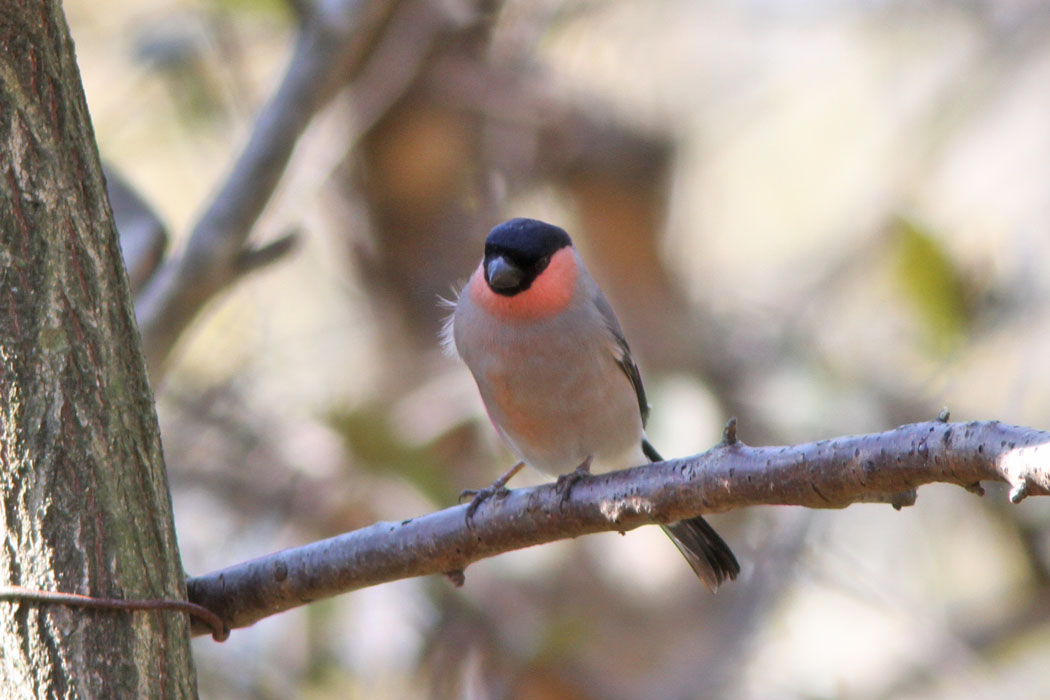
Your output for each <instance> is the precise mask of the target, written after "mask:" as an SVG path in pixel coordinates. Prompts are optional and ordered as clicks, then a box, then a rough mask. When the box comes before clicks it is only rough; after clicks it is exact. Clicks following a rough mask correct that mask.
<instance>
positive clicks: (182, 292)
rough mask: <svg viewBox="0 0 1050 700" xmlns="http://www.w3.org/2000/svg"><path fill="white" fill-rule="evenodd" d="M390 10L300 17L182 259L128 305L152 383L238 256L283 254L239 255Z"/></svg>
mask: <svg viewBox="0 0 1050 700" xmlns="http://www.w3.org/2000/svg"><path fill="white" fill-rule="evenodd" d="M390 5H391V3H390V2H385V1H379V0H371V1H369V0H319V1H318V2H317V3H315V4H314V5H313V6H312V8H311V10H310V11H309V12H308V13H307V15H306V18H305V21H304V24H303V27H302V31H301V33H300V36H299V39H298V43H297V44H296V48H295V52H294V55H293V56H292V58H291V61H290V63H289V65H288V69H287V72H286V73H285V76H284V79H283V81H282V82H281V85H280V87H279V88H278V89H277V92H276V94H275V95H274V96H273V98H272V99H271V101H270V102H269V104H267V105H266V107H265V108H264V109H263V111H262V113H261V114H260V115H259V118H258V120H257V121H256V124H255V127H254V131H253V133H252V135H251V138H250V139H249V141H248V144H247V145H246V146H245V148H244V151H243V152H242V153H241V156H240V158H239V159H238V161H237V163H236V164H235V165H234V168H233V171H232V172H231V173H230V175H229V177H228V178H227V179H226V181H225V183H224V184H223V186H222V188H221V189H220V191H219V193H218V194H217V195H216V197H215V200H214V201H213V202H212V203H211V205H210V206H209V207H208V208H207V210H206V211H205V212H204V214H203V216H202V217H201V219H200V221H199V222H198V223H197V225H196V227H195V228H194V230H193V232H192V234H191V236H190V240H189V243H188V245H187V246H186V249H185V250H184V251H183V253H182V254H181V255H180V256H176V257H173V258H171V259H169V260H168V261H166V262H165V263H164V265H163V266H162V267H161V268H160V269H159V270H158V271H157V273H156V274H155V275H154V276H153V277H152V279H151V280H150V281H149V283H148V284H147V285H146V286H145V288H144V289H143V290H142V292H141V293H140V294H139V295H138V298H137V299H136V312H137V315H138V320H139V327H140V330H141V332H142V341H143V346H144V349H145V354H146V362H147V364H148V366H149V371H150V376H151V378H152V379H153V380H154V381H155V380H156V379H157V378H158V377H159V375H160V373H161V369H162V365H163V363H164V360H165V358H166V357H167V356H168V353H169V352H170V351H171V349H172V347H173V346H174V344H175V341H176V340H177V339H178V337H179V335H180V334H181V333H182V332H183V331H184V330H185V328H186V327H187V326H188V325H189V323H190V321H191V320H192V319H193V318H194V316H196V314H197V313H198V312H199V311H200V309H201V307H203V306H204V304H205V303H206V302H207V301H208V300H209V299H210V298H211V297H212V296H214V295H215V294H216V293H217V292H219V291H221V290H222V289H223V288H224V287H226V286H227V285H229V284H230V283H232V282H233V281H234V280H235V279H237V277H238V276H239V275H240V274H241V273H242V272H243V271H244V269H245V265H244V263H245V259H246V256H247V258H248V260H249V261H254V262H256V263H258V262H262V261H266V262H271V261H273V260H274V259H277V258H278V257H279V255H277V253H281V252H286V251H287V250H289V249H290V247H291V246H290V245H287V243H284V244H280V245H277V246H276V247H270V248H269V249H268V254H266V255H262V256H260V255H258V253H260V252H261V251H256V254H253V253H251V252H246V250H245V243H246V241H247V239H248V235H249V234H250V233H251V231H252V228H253V227H254V225H255V222H256V221H257V220H258V218H259V216H260V214H261V213H262V211H263V209H264V207H265V206H266V204H267V202H269V200H270V198H271V196H272V195H273V192H274V190H275V188H276V187H277V183H278V182H279V180H280V178H281V175H282V174H283V172H284V170H285V167H286V166H287V164H288V161H289V158H290V157H291V155H292V151H293V149H294V147H295V144H296V142H297V141H298V139H299V137H300V136H301V135H302V133H303V132H304V131H305V129H306V127H307V125H308V124H309V122H310V120H311V118H312V117H313V116H314V114H316V113H317V111H318V110H320V109H321V107H323V106H324V104H325V103H326V102H327V101H328V100H329V99H330V98H331V97H332V96H333V95H334V94H335V92H336V91H337V90H338V88H339V87H341V86H342V85H343V84H344V83H345V82H346V81H347V80H348V79H349V78H350V77H351V76H352V75H353V74H354V73H355V72H357V71H359V70H360V68H361V66H362V64H363V63H364V59H365V58H366V56H367V53H368V50H369V49H370V47H371V43H372V38H373V36H374V34H375V33H376V32H377V31H378V27H379V25H380V24H381V23H382V22H383V20H384V19H385V17H386V14H387V13H388V10H389V6H390ZM263 250H266V248H264V249H263ZM257 266H258V265H251V264H249V265H248V267H249V268H254V267H257Z"/></svg>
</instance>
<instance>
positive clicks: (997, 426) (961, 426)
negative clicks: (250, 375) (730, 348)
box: [187, 420, 1050, 633]
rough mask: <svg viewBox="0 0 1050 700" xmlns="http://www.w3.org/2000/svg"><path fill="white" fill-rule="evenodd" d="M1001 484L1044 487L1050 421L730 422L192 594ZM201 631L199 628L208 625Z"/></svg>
mask: <svg viewBox="0 0 1050 700" xmlns="http://www.w3.org/2000/svg"><path fill="white" fill-rule="evenodd" d="M984 480H992V481H1003V482H1006V483H1008V484H1009V485H1010V486H1011V491H1010V498H1011V500H1012V501H1014V502H1018V501H1020V500H1021V499H1023V498H1024V497H1025V496H1029V495H1050V432H1046V431H1041V430H1036V429H1033V428H1026V427H1019V426H1012V425H1006V424H1002V423H999V422H996V421H992V422H972V423H947V422H942V421H941V420H937V421H932V422H926V423H914V424H911V425H905V426H901V427H899V428H897V429H895V430H891V431H887V432H884V433H877V434H872V435H859V436H847V437H841V438H836V439H833V440H823V441H821V442H816V443H808V444H803V445H795V446H786V447H750V446H748V445H745V444H743V443H742V442H740V441H739V440H737V439H736V425H735V421H731V422H730V424H729V425H728V426H727V428H726V434H725V437H724V439H723V441H722V442H721V443H720V444H718V445H717V446H715V447H714V448H712V449H711V450H709V451H707V452H705V453H703V454H699V455H695V456H692V457H686V458H682V459H675V460H668V461H665V462H658V463H655V464H650V465H646V466H642V467H635V468H632V469H626V470H623V471H618V472H612V473H608V474H603V475H600V476H596V477H593V478H591V479H586V480H584V481H581V482H579V483H578V484H577V485H576V486H575V487H574V488H573V490H572V494H571V497H570V498H568V499H563V497H562V494H561V493H560V492H559V491H557V490H556V489H555V487H554V485H553V484H551V485H545V486H540V487H536V488H525V489H515V490H513V491H510V492H509V493H508V494H507V495H506V496H505V497H503V498H496V499H491V500H489V501H487V502H485V503H484V504H483V505H482V507H481V508H480V509H478V511H477V513H476V514H475V516H474V520H473V529H471V528H469V527H468V526H467V524H466V519H465V511H466V506H457V507H454V508H448V509H445V510H442V511H439V512H437V513H432V514H430V515H426V516H422V517H419V518H415V519H410V520H404V521H402V522H399V523H390V522H380V523H376V524H374V525H371V526H369V527H366V528H362V529H360V530H355V531H353V532H349V533H346V534H343V535H339V536H337V537H333V538H330V539H326V540H322V541H319V542H315V543H312V544H309V545H306V546H303V547H297V548H293V549H288V550H285V551H283V552H278V553H276V554H272V555H269V556H265V557H261V558H258V559H254V560H252V561H249V562H246V563H243V564H238V565H235V566H231V567H229V568H227V569H223V570H220V571H215V572H212V573H210V574H207V575H204V576H199V577H196V578H192V579H190V580H189V581H188V582H187V586H188V592H189V599H190V600H191V601H193V602H195V603H198V604H200V605H203V606H205V607H207V608H209V609H210V610H212V611H214V612H215V613H217V614H218V615H219V616H220V617H222V618H223V620H224V621H225V622H226V623H227V624H228V625H229V626H230V627H231V628H235V627H245V626H247V625H251V624H252V623H254V622H256V621H258V620H260V619H262V618H264V617H267V616H269V615H273V614H275V613H278V612H281V611H284V610H288V609H290V608H293V607H296V606H299V605H302V604H303V603H307V602H310V601H313V600H317V599H319V598H326V597H329V596H333V595H337V594H339V593H345V592H348V591H352V590H356V589H359V588H363V587H366V586H372V585H376V584H379V583H385V582H389V581H394V580H397V579H402V578H408V577H412V576H424V575H428V574H439V573H444V574H446V575H448V576H449V577H450V578H451V579H452V580H453V582H456V583H457V584H458V583H461V582H462V580H463V570H464V569H465V568H466V566H467V565H468V564H470V563H472V562H475V561H478V560H479V559H483V558H486V557H490V556H494V555H496V554H501V553H503V552H508V551H511V550H514V549H521V548H523V547H528V546H532V545H537V544H543V543H547V542H553V541H555V540H560V539H566V538H570V537H577V536H580V535H586V534H590V533H595V532H602V531H620V532H624V531H626V530H632V529H634V528H637V527H640V526H642V525H648V524H652V523H659V522H673V521H676V520H680V519H683V518H689V517H693V516H696V515H699V514H702V513H717V512H722V511H727V510H731V509H734V508H741V507H745V506H755V505H794V506H804V507H808V508H843V507H845V506H848V505H850V504H852V503H858V502H872V501H879V502H889V503H892V504H893V505H894V507H898V508H899V507H901V506H903V505H911V504H913V503H914V501H915V497H916V494H915V489H916V488H918V487H919V486H921V485H923V484H928V483H933V482H945V483H949V484H957V485H959V486H963V487H965V488H967V489H968V490H970V491H974V492H976V493H983V491H982V490H981V487H980V482H981V481H984ZM203 631H206V630H198V633H201V632H203Z"/></svg>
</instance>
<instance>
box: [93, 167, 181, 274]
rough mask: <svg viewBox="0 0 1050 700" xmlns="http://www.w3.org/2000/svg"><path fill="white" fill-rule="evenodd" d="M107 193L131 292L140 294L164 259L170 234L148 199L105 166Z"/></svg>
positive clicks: (103, 169) (103, 170)
mask: <svg viewBox="0 0 1050 700" xmlns="http://www.w3.org/2000/svg"><path fill="white" fill-rule="evenodd" d="M102 173H103V174H104V175H105V176H106V193H107V194H108V195H109V204H110V206H111V207H112V208H113V222H114V223H115V224H116V225H117V232H118V233H119V234H120V249H121V253H122V255H123V257H124V266H125V267H126V268H127V270H128V281H129V282H130V283H131V291H132V292H133V293H138V292H139V290H141V289H142V287H143V286H145V284H146V282H148V281H149V279H150V277H152V276H153V273H154V272H156V270H157V267H159V266H160V263H161V261H162V260H163V259H164V249H165V248H167V247H168V231H167V229H166V228H165V226H164V223H163V222H161V220H160V217H158V216H157V214H156V213H155V212H154V211H153V208H152V207H151V206H150V205H149V204H147V203H146V200H144V199H143V198H142V196H141V195H139V193H138V192H136V191H135V190H134V188H132V186H131V185H130V184H129V183H128V182H127V180H125V179H124V178H123V177H122V176H121V174H120V173H119V172H118V171H117V170H116V169H115V168H113V167H111V166H109V165H107V164H103V166H102Z"/></svg>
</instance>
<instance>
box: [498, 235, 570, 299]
mask: <svg viewBox="0 0 1050 700" xmlns="http://www.w3.org/2000/svg"><path fill="white" fill-rule="evenodd" d="M571 245H572V239H571V238H569V234H567V233H566V232H565V229H562V228H559V227H557V226H554V225H552V224H548V223H545V222H543V221H537V220H536V219H510V220H509V221H504V222H503V223H502V224H500V225H498V226H496V227H495V228H493V229H492V230H491V231H490V232H489V235H488V238H486V239H485V262H484V266H485V280H486V281H487V282H488V283H489V287H490V288H491V289H492V291H494V292H496V293H497V294H502V295H503V296H514V295H515V294H517V293H518V292H523V291H525V290H526V289H528V288H529V287H530V286H532V283H533V281H534V280H535V279H536V277H537V276H538V275H539V274H540V273H541V272H543V271H544V270H545V269H546V267H547V263H549V262H550V259H551V256H552V255H554V254H555V253H557V252H558V251H559V250H561V249H562V248H566V247H568V246H571ZM493 274H496V275H497V277H496V278H495V279H494V278H493V277H492V275H493Z"/></svg>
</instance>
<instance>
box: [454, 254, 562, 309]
mask: <svg viewBox="0 0 1050 700" xmlns="http://www.w3.org/2000/svg"><path fill="white" fill-rule="evenodd" d="M576 273H577V270H576V257H575V256H574V255H573V254H572V249H571V248H562V249H561V250H559V251H558V252H557V253H555V254H554V255H553V256H552V257H551V261H550V264H549V265H547V269H546V270H544V271H543V272H542V273H540V276H539V277H537V278H536V279H535V280H534V281H533V283H532V285H531V286H530V287H529V288H528V289H526V290H525V291H524V292H519V293H518V294H515V295H514V296H510V297H507V296H503V295H501V294H496V293H495V292H493V291H492V290H491V289H490V288H489V286H488V284H486V282H485V273H484V271H483V270H482V267H481V266H480V265H479V266H478V269H477V270H475V271H474V275H473V276H472V277H471V278H470V297H471V301H473V302H474V303H475V304H477V305H478V306H479V307H481V308H482V309H484V310H485V311H487V312H488V313H490V314H492V315H493V316H496V317H497V318H502V319H505V320H508V321H534V320H536V319H540V318H544V317H547V316H553V315H555V314H557V313H560V312H561V311H563V310H564V309H565V307H567V306H568V305H569V302H571V301H572V295H573V291H574V290H575V289H576Z"/></svg>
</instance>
